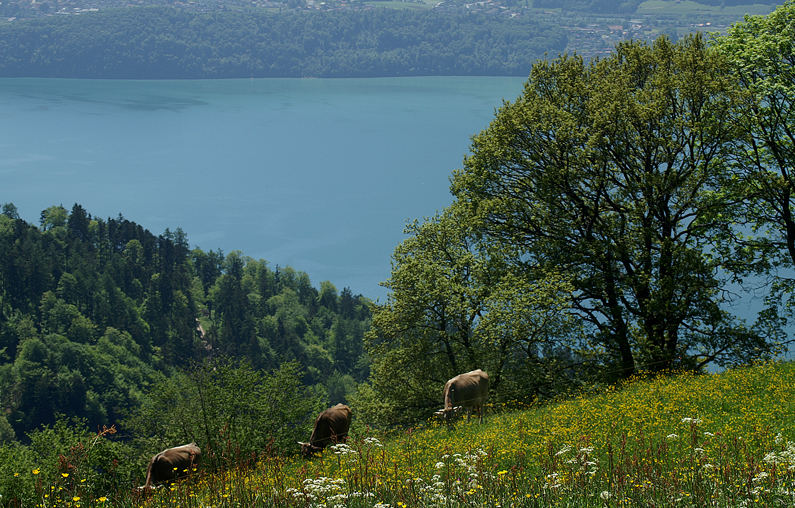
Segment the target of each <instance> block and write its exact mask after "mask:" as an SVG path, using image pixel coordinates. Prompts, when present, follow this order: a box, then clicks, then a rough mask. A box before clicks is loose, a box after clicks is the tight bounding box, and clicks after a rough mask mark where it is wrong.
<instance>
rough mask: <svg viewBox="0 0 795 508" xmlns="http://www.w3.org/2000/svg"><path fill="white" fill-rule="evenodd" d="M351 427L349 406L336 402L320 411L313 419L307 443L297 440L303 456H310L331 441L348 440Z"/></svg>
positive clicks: (342, 441)
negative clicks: (313, 425) (313, 422)
mask: <svg viewBox="0 0 795 508" xmlns="http://www.w3.org/2000/svg"><path fill="white" fill-rule="evenodd" d="M350 427H351V408H349V407H348V406H346V405H345V404H337V405H336V406H333V407H330V408H328V409H326V410H325V411H323V412H322V413H320V414H319V415H318V416H317V420H315V428H314V429H313V430H312V435H311V436H310V437H309V442H308V443H302V442H300V441H299V442H298V444H300V445H301V453H302V454H303V455H304V457H310V456H312V455H313V454H314V453H316V452H319V451H321V450H322V449H323V448H325V447H326V446H328V445H329V444H331V443H344V442H345V441H347V440H348V429H349V428H350Z"/></svg>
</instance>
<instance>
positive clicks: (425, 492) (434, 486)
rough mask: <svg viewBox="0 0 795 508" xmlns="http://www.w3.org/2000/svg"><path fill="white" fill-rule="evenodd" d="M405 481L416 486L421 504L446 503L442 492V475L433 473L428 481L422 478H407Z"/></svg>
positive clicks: (438, 504)
mask: <svg viewBox="0 0 795 508" xmlns="http://www.w3.org/2000/svg"><path fill="white" fill-rule="evenodd" d="M407 482H408V483H412V484H414V485H415V486H416V487H417V489H418V492H419V496H420V497H421V498H422V505H423V506H429V507H431V506H446V505H447V496H446V495H445V493H444V491H445V488H444V482H443V481H442V477H441V476H439V475H438V474H435V475H433V476H432V477H431V480H430V481H428V482H426V481H425V480H423V479H422V478H414V479H412V480H407Z"/></svg>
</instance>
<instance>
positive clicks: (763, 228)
mask: <svg viewBox="0 0 795 508" xmlns="http://www.w3.org/2000/svg"><path fill="white" fill-rule="evenodd" d="M716 47H717V49H718V51H720V52H721V53H722V54H723V55H724V56H725V57H726V58H727V59H728V60H729V62H730V64H731V70H732V71H733V77H734V78H735V79H736V82H737V83H738V84H739V86H740V88H741V89H742V90H743V91H745V92H747V95H746V98H747V101H746V102H744V104H743V105H744V106H745V107H744V108H743V109H742V110H741V116H740V117H739V120H738V122H737V123H738V125H741V126H743V127H745V131H744V134H745V136H744V137H743V138H742V139H741V141H742V142H741V143H739V144H738V152H737V153H738V155H739V157H738V161H737V162H738V164H737V165H736V166H735V169H736V177H737V178H736V179H735V180H734V183H736V184H738V188H739V192H742V193H743V194H744V195H745V197H746V200H745V203H744V204H745V205H746V207H745V213H746V216H745V218H746V220H747V221H748V223H749V224H750V225H751V226H752V229H753V231H754V232H755V233H757V234H754V235H747V236H746V238H744V242H743V243H742V246H743V247H744V249H745V250H746V252H747V251H748V249H749V248H751V251H752V253H753V254H755V255H757V256H758V257H757V259H758V260H761V261H762V262H761V263H760V264H759V268H760V271H762V272H763V273H764V272H768V273H769V271H770V269H771V267H773V266H782V265H783V266H785V267H789V268H790V269H791V267H792V266H793V265H795V111H793V105H795V2H793V1H792V0H789V1H787V2H786V3H785V4H784V5H782V6H781V7H779V8H778V9H776V10H775V11H773V12H772V13H770V14H769V15H766V16H751V17H746V19H745V21H744V22H742V23H738V24H736V25H734V26H733V27H731V28H730V29H729V31H728V33H727V34H726V35H723V36H720V37H717V38H716ZM746 233H748V231H746ZM740 252H741V253H742V251H740ZM759 254H761V256H759ZM785 273H786V272H785ZM790 273H791V270H790ZM777 282H778V283H777V284H775V285H774V288H777V289H778V290H779V291H774V292H773V293H772V296H774V297H775V296H788V295H791V293H792V291H793V283H792V281H791V280H787V279H786V278H779V279H778V281H777ZM773 301H775V299H774V300H773Z"/></svg>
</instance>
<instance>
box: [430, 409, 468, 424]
mask: <svg viewBox="0 0 795 508" xmlns="http://www.w3.org/2000/svg"><path fill="white" fill-rule="evenodd" d="M463 410H464V407H463V406H455V407H446V408H443V409H440V410H439V411H436V412H435V413H434V414H435V415H436V416H438V417H440V418H442V419H443V420H444V421H445V422H447V423H452V422H453V420H455V419H456V418H457V417H458V415H459V414H461V411H463Z"/></svg>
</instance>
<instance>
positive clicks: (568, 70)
mask: <svg viewBox="0 0 795 508" xmlns="http://www.w3.org/2000/svg"><path fill="white" fill-rule="evenodd" d="M740 99H741V96H740V94H739V93H738V91H737V90H736V87H735V85H734V82H733V81H732V80H731V78H730V76H729V74H728V72H727V69H726V66H725V62H724V60H723V59H722V58H721V57H720V55H718V54H717V53H716V52H714V51H712V50H711V49H710V48H709V47H708V46H707V44H706V43H705V41H704V40H703V38H702V37H701V36H691V37H688V38H686V39H684V40H682V41H679V42H678V43H672V42H670V41H669V40H667V39H666V38H664V37H662V38H659V39H657V40H656V41H655V42H654V43H653V44H645V43H640V42H626V43H622V44H619V45H618V46H617V47H616V51H615V53H614V54H612V55H611V56H609V57H607V58H605V59H603V60H599V61H594V62H591V63H590V64H586V63H585V62H583V61H582V60H581V59H579V58H576V57H567V56H564V57H561V58H559V59H556V60H553V61H541V62H538V63H537V64H536V65H535V66H534V67H533V71H532V73H531V76H530V79H529V81H528V82H527V84H526V85H525V90H524V93H523V95H522V96H521V97H519V99H517V101H516V102H514V103H512V104H505V106H503V108H502V109H501V110H500V111H499V113H498V114H497V117H496V118H495V120H494V121H493V122H492V124H491V125H490V126H489V128H488V129H487V130H485V131H484V132H482V133H481V134H480V135H478V136H477V137H475V139H474V142H473V145H472V151H473V154H472V155H471V156H470V157H468V158H467V159H466V160H465V167H464V169H463V170H461V171H458V172H456V174H455V175H454V181H453V191H454V194H455V195H456V197H457V198H458V201H459V202H460V203H462V204H464V205H465V206H467V207H468V208H469V209H470V210H471V213H472V214H474V215H476V216H478V217H480V218H481V220H482V222H483V234H485V235H486V236H488V237H490V238H492V239H494V241H497V242H499V243H500V244H502V245H504V246H505V248H507V249H511V250H515V251H516V252H517V253H518V256H517V257H516V265H517V268H518V269H519V270H522V271H523V272H524V273H529V274H531V276H532V277H541V276H546V275H547V274H550V273H562V274H565V276H566V277H567V278H568V279H569V280H570V282H571V284H572V285H573V288H574V290H573V291H572V292H571V294H570V310H569V312H571V313H572V315H573V317H575V318H576V319H577V320H579V321H581V322H582V323H583V324H584V325H585V326H587V327H589V328H590V331H589V335H590V336H591V337H592V338H593V344H592V346H591V351H592V352H594V353H596V354H597V355H598V357H597V358H596V360H597V363H596V365H598V364H600V363H601V366H602V369H603V372H604V373H605V374H608V375H615V376H627V375H631V374H632V373H634V372H635V371H636V370H640V371H660V370H666V369H670V368H674V367H688V368H695V369H699V368H702V367H703V366H705V365H706V364H708V363H711V362H715V363H717V364H719V365H727V364H734V363H743V362H746V361H748V360H749V359H750V358H753V357H755V356H762V355H764V354H765V353H767V352H770V351H771V350H772V346H773V344H772V343H771V342H770V341H769V339H770V337H769V336H767V337H766V336H765V330H761V329H752V328H749V327H747V326H746V325H744V324H743V323H739V322H736V321H735V320H734V319H733V317H732V316H731V315H730V314H728V313H727V312H726V311H725V310H723V308H722V304H723V303H724V302H725V301H726V295H727V293H726V289H727V287H728V283H729V277H728V275H729V273H727V271H729V270H732V269H734V267H735V266H736V265H735V264H734V261H735V260H732V263H729V262H728V261H727V260H726V259H724V258H722V257H721V256H720V255H719V251H717V249H716V248H715V245H716V242H715V240H716V238H718V239H719V238H731V237H732V235H733V234H734V233H735V230H734V229H733V221H735V220H736V218H737V217H738V214H739V211H738V209H737V207H736V201H737V196H736V195H735V194H733V193H732V192H730V191H728V190H727V189H725V188H723V183H724V181H725V177H726V174H727V168H728V166H729V163H730V160H731V152H730V147H731V143H732V142H733V141H734V140H735V139H737V136H738V135H739V129H738V125H737V123H736V122H734V120H733V116H732V114H733V112H734V110H735V109H734V108H736V107H737V105H738V104H740Z"/></svg>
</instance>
